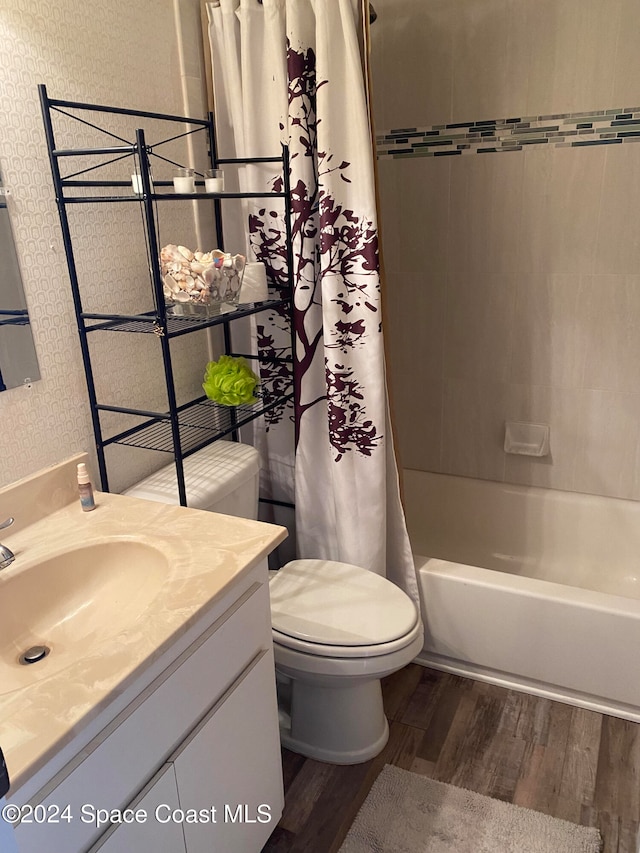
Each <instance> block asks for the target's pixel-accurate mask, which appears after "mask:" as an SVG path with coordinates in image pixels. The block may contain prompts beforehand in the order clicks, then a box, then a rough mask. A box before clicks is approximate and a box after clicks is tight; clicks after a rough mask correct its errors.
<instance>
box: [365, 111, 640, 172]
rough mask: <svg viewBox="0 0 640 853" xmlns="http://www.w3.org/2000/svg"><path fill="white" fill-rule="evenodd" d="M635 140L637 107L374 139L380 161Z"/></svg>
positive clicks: (407, 130) (410, 130) (401, 131)
mask: <svg viewBox="0 0 640 853" xmlns="http://www.w3.org/2000/svg"><path fill="white" fill-rule="evenodd" d="M574 137H576V138H574ZM636 141H640V107H625V108H624V109H615V110H594V111H593V112H588V113H561V114H556V115H546V116H528V117H526V118H506V119H487V120H486V121H464V122H458V123H456V124H436V125H433V126H431V127H403V128H398V129H395V130H390V131H389V132H388V133H385V134H382V135H378V136H376V146H377V150H378V159H380V160H390V159H393V160H397V159H401V158H405V157H450V156H452V155H462V154H495V153H503V152H505V151H522V149H523V148H524V147H525V146H528V145H547V146H552V147H553V148H580V147H585V146H588V145H615V144H622V143H623V142H636Z"/></svg>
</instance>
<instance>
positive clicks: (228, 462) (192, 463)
mask: <svg viewBox="0 0 640 853" xmlns="http://www.w3.org/2000/svg"><path fill="white" fill-rule="evenodd" d="M182 464H183V467H184V478H185V485H186V489H187V505H188V506H190V507H191V508H192V509H204V510H207V511H209V512H221V513H224V514H225V515H236V516H240V517H241V518H252V519H256V518H257V517H258V488H259V479H260V461H259V454H258V451H257V450H256V449H255V448H254V447H250V446H249V445H247V444H239V443H238V442H236V441H216V442H214V443H213V444H210V445H208V446H207V447H204V448H203V449H202V450H198V451H197V453H194V454H192V455H191V456H188V457H187V458H186V459H185V460H184V461H183V463H182ZM123 494H125V495H129V496H130V497H134V498H143V499H145V500H149V501H160V502H161V503H166V504H178V503H180V501H179V499H178V479H177V476H176V466H175V464H174V463H173V462H171V464H170V465H167V466H166V467H164V468H161V469H160V470H159V471H156V472H155V474H151V476H150V477H146V478H145V479H144V480H141V481H140V482H139V483H136V484H135V485H134V486H131V488H129V489H127V490H126V491H125V492H123Z"/></svg>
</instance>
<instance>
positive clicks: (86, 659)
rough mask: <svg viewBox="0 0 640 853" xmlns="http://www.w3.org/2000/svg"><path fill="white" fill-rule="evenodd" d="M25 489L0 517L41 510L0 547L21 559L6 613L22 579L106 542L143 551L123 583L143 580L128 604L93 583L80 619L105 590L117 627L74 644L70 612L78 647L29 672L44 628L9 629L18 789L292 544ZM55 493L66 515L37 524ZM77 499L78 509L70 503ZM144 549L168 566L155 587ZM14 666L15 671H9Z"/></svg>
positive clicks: (13, 768)
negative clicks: (21, 659) (28, 650)
mask: <svg viewBox="0 0 640 853" xmlns="http://www.w3.org/2000/svg"><path fill="white" fill-rule="evenodd" d="M85 460H86V456H85V455H82V456H77V457H74V458H73V459H72V460H69V461H68V462H67V463H63V464H61V466H57V468H59V469H61V472H57V473H56V474H55V476H58V477H59V478H60V477H65V476H66V478H67V479H68V477H69V472H70V471H72V472H73V474H74V475H75V465H76V463H77V462H78V461H85ZM52 472H54V469H48V471H47V472H46V474H47V476H48V478H49V481H51V477H52ZM45 479H46V478H45ZM22 482H23V481H21V483H22ZM19 485H20V484H17V486H19ZM27 485H28V486H29V488H27V494H26V498H27V502H26V503H24V502H23V500H22V497H24V496H23V495H22V493H18V492H15V491H14V492H13V493H12V491H11V489H12V487H7V488H6V489H3V490H0V511H6V509H7V507H8V506H10V505H15V507H16V508H14V509H12V510H11V514H12V515H14V516H15V517H16V522H17V521H18V515H19V508H20V507H21V506H22V505H23V504H24V505H25V507H26V508H25V516H28V515H29V512H31V513H32V516H31V518H27V520H28V521H29V523H28V524H26V525H22V526H20V525H18V524H17V523H16V531H15V532H11V531H12V528H9V529H8V530H5V531H3V533H4V534H7V535H5V536H4V537H2V538H1V539H0V541H2V542H3V544H5V545H6V546H7V547H9V548H11V550H12V551H13V552H14V553H15V556H16V559H15V562H14V563H13V564H12V565H10V566H9V567H8V568H6V569H4V570H3V571H1V572H0V605H1V603H2V596H3V589H4V591H5V594H7V593H6V591H7V590H9V587H10V585H11V584H14V588H15V584H16V582H17V581H18V580H19V579H20V576H21V575H25V576H26V573H28V572H29V571H30V569H32V568H33V567H38V566H39V564H42V563H43V562H46V561H50V560H51V559H52V558H56V557H57V556H59V555H65V554H67V553H69V552H70V551H73V550H74V549H75V550H77V549H84V548H92V547H94V546H98V548H103V550H104V545H105V543H118V544H117V545H116V548H119V549H121V550H120V553H123V554H127V553H128V552H127V548H128V547H129V543H134V550H133V551H132V552H131V553H132V555H133V559H132V560H131V565H127V566H125V567H122V566H120V567H119V568H118V574H119V575H122V576H123V577H124V576H126V575H127V573H128V574H129V576H130V575H131V574H134V573H136V572H138V573H139V575H140V576H139V577H138V578H137V579H136V580H135V581H134V582H129V581H130V577H129V579H128V580H127V583H125V585H124V586H123V596H122V597H121V598H120V597H119V596H118V595H117V594H116V593H117V586H115V587H114V586H113V584H112V585H111V586H109V587H108V595H106V594H104V592H103V590H102V587H101V586H100V584H98V585H96V586H95V587H92V586H91V584H89V585H88V587H87V592H86V602H83V601H82V600H80V602H79V603H78V601H75V603H73V609H74V612H75V615H76V616H77V614H78V613H79V611H80V610H82V608H83V607H89V608H90V607H92V606H94V605H93V604H92V601H95V600H98V597H99V596H100V595H101V593H102V595H103V598H102V599H101V600H100V602H99V604H100V606H99V608H98V610H97V612H98V613H99V614H100V619H99V620H97V621H100V620H102V621H103V622H110V623H111V624H110V625H109V627H108V628H105V625H104V624H96V626H95V628H96V632H97V635H96V634H93V635H90V636H87V635H86V634H87V629H86V624H87V620H86V619H85V621H84V623H83V624H84V625H85V628H84V629H83V631H84V633H85V636H84V637H78V638H77V640H76V638H74V636H73V624H78V622H76V623H74V614H70V618H69V624H70V625H71V628H69V629H68V630H67V632H66V634H65V630H66V629H65V626H60V625H59V624H57V625H56V627H55V630H56V631H58V634H57V636H58V637H59V638H61V639H59V641H58V642H59V646H60V645H62V646H64V645H65V644H67V643H68V644H69V645H70V646H73V644H74V643H77V646H78V648H77V653H76V650H74V648H59V646H58V648H56V647H55V644H53V643H52V650H51V654H50V655H49V656H48V657H46V658H44V659H43V660H41V661H39V662H38V663H37V664H32V665H31V666H27V667H24V666H19V665H18V664H17V657H18V655H19V653H20V651H21V650H22V647H23V645H24V643H25V638H26V641H28V642H29V643H31V641H33V642H34V643H35V642H36V641H38V640H40V642H42V643H43V644H45V643H46V642H47V638H46V637H38V636H37V626H29V625H27V626H23V627H24V631H21V633H22V634H23V636H20V637H18V638H17V641H16V638H15V637H14V636H11V633H12V632H11V629H10V628H9V629H8V630H7V626H6V625H4V626H3V625H0V657H2V661H0V666H3V667H4V668H5V670H4V671H5V672H6V673H8V675H9V676H10V679H9V680H10V683H11V685H13V684H14V681H13V678H14V677H15V678H17V679H18V682H17V686H16V687H15V688H14V689H10V690H9V692H2V691H3V689H4V690H6V683H8V682H5V686H4V687H3V685H2V683H0V743H1V744H2V749H3V750H4V754H5V757H6V760H7V766H8V769H9V773H10V776H11V782H12V791H15V790H16V789H19V788H20V786H21V785H23V784H24V783H25V782H27V781H28V780H29V779H30V778H31V777H32V776H33V775H34V774H35V773H36V772H37V771H38V770H40V769H41V768H42V767H43V766H44V765H45V764H46V763H47V762H48V761H49V760H50V759H51V758H52V756H54V755H56V754H57V753H58V752H59V751H60V750H61V749H62V747H64V746H65V745H67V744H68V743H70V742H71V741H72V740H73V739H74V738H76V737H77V735H78V733H79V732H81V731H82V730H83V728H85V727H86V726H88V725H89V724H90V723H91V722H92V721H94V720H95V719H96V717H98V715H100V713H101V712H102V711H104V709H105V708H107V706H109V705H110V704H111V703H112V702H113V701H114V698H117V697H118V696H120V695H121V694H122V693H123V692H124V691H125V690H126V688H127V687H129V686H130V685H131V684H132V683H133V682H134V681H135V680H136V679H137V678H138V677H139V676H140V674H141V673H142V672H144V671H145V670H146V669H147V668H148V667H150V666H151V665H152V664H153V663H154V662H155V661H157V660H158V658H160V657H161V656H162V655H163V654H164V653H165V652H166V651H167V650H168V649H169V648H170V647H171V646H172V645H173V644H174V643H176V641H177V640H178V639H179V638H180V637H182V636H183V635H184V634H185V633H186V632H187V631H188V630H189V629H190V628H191V627H192V626H193V625H194V623H195V622H197V621H199V620H201V619H202V618H203V617H205V616H206V614H207V612H208V611H211V610H214V609H215V607H216V604H217V603H219V602H220V599H221V598H222V597H224V596H225V595H227V593H229V592H231V591H232V590H233V587H234V585H235V584H238V583H239V582H240V579H241V578H243V576H244V575H245V574H246V573H247V572H249V571H250V570H251V569H252V568H254V567H255V566H257V565H258V563H259V562H260V561H261V560H262V559H264V558H265V557H266V556H267V555H268V554H269V552H270V551H272V550H273V549H274V548H275V547H276V545H277V544H279V543H280V542H282V541H283V540H284V539H285V537H286V535H287V532H286V530H285V529H284V528H282V527H278V526H275V525H271V524H265V523H262V522H256V521H249V520H246V519H241V518H235V517H232V516H225V515H220V514H217V513H208V512H202V511H199V510H192V509H188V508H185V507H180V506H169V505H166V504H161V503H155V502H151V501H143V500H139V499H137V498H129V497H125V496H122V495H117V494H106V493H101V492H96V505H97V506H96V509H95V510H93V511H91V512H82V510H81V508H80V504H79V501H78V499H77V492H76V491H75V484H74V488H73V489H70V488H67V484H65V485H64V486H63V488H62V489H56V488H53V489H52V488H51V482H49V483H48V484H47V483H44V484H40V486H38V483H37V481H36V480H35V479H34V478H29V483H28V484H27ZM34 488H35V489H36V491H38V490H39V495H40V497H39V498H38V497H37V495H36V498H35V499H34V497H33V495H34ZM29 489H30V490H31V491H29ZM46 494H49V495H50V496H51V495H53V496H54V500H53V503H54V505H55V504H58V506H57V508H54V509H53V511H52V512H50V513H48V514H47V515H44V516H42V517H40V518H38V517H37V516H38V513H37V511H36V510H34V509H33V507H35V506H36V504H37V503H38V500H41V501H42V500H44V498H45V496H46ZM70 494H71V495H73V497H74V500H72V501H71V502H68V497H69V495H70ZM140 545H141V546H142V550H143V551H144V552H145V553H147V552H148V553H151V551H153V553H154V554H156V555H157V554H158V552H160V554H161V557H162V559H161V560H160V568H159V569H158V566H157V565H155V567H154V568H153V578H152V580H151V581H150V582H149V584H147V583H146V582H145V577H144V573H145V571H147V570H146V569H145V568H143V569H139V567H138V566H137V565H135V563H136V559H135V556H136V552H135V548H136V547H139V546H140ZM145 546H146V548H145ZM147 549H149V550H147ZM82 553H85V552H82ZM91 553H92V552H91V551H90V550H89V551H86V554H89V555H90V554H91ZM95 553H97V552H95ZM77 558H78V555H77V554H76V560H77ZM47 565H48V563H47ZM45 568H46V567H45ZM89 568H91V567H88V570H89ZM37 570H38V571H39V570H40V569H39V568H37ZM114 583H117V582H116V581H114ZM149 585H151V586H152V590H151V591H150V590H149ZM114 590H116V593H114ZM8 597H9V596H8V595H7V598H8ZM104 598H109V599H110V601H109V602H105V601H104ZM110 607H112V608H113V610H112V611H110V610H109V608H110ZM27 612H28V611H27ZM91 612H92V613H93V611H91ZM110 612H111V613H112V616H111V617H110V615H109V614H110ZM123 614H124V615H123ZM111 619H113V621H112V622H111ZM63 621H64V620H63ZM114 626H115V627H114ZM14 633H15V632H14ZM81 633H82V632H81ZM89 634H91V631H89ZM103 634H104V635H105V636H102V635H103ZM63 656H64V665H62V666H61V660H62V657H63ZM7 666H11V667H13V669H12V670H11V671H9V670H8V669H6V667H7Z"/></svg>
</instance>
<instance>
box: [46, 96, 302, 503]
mask: <svg viewBox="0 0 640 853" xmlns="http://www.w3.org/2000/svg"><path fill="white" fill-rule="evenodd" d="M38 89H39V94H40V105H41V109H42V116H43V120H44V127H45V135H46V140H47V149H48V153H49V162H50V165H51V172H52V175H53V184H54V188H55V195H56V203H57V206H58V213H59V216H60V225H61V228H62V238H63V243H64V250H65V256H66V260H67V266H68V269H69V278H70V281H71V290H72V294H73V303H74V309H75V315H76V321H77V327H78V334H79V337H80V348H81V352H82V360H83V365H84V371H85V376H86V380H87V390H88V395H89V404H90V407H91V417H92V422H93V431H94V437H95V444H96V450H97V455H98V466H99V470H100V479H101V483H102V488H103V490H105V491H109V477H108V472H107V463H106V459H105V448H106V447H108V446H109V445H111V444H123V445H129V446H133V447H140V448H146V449H149V450H158V451H160V452H164V453H169V454H172V455H173V459H174V462H175V466H176V475H177V481H178V494H179V499H180V503H181V504H182V505H183V506H186V504H187V495H186V488H185V478H184V468H183V460H184V459H185V458H186V457H187V456H189V455H190V454H192V453H195V452H196V451H197V450H200V449H201V448H203V447H205V446H206V445H208V444H211V443H212V442H214V441H217V440H218V439H220V438H223V437H225V436H231V437H232V438H234V439H235V440H237V438H238V435H237V430H238V428H239V427H241V426H243V425H245V424H247V423H249V422H250V421H252V420H254V419H255V418H257V417H259V416H260V415H262V414H264V413H265V412H268V411H269V410H271V409H273V408H275V407H277V406H280V405H282V404H284V403H286V402H287V401H288V400H291V399H292V398H293V381H292V382H291V383H290V384H289V386H288V387H287V389H286V390H285V391H284V392H283V391H282V389H281V388H280V387H279V386H280V383H278V389H277V390H276V389H275V388H270V387H269V384H268V383H265V382H263V383H262V384H261V387H260V389H259V392H258V393H257V395H256V396H257V402H256V403H253V404H251V405H244V406H236V407H227V406H222V405H219V404H217V403H214V402H212V401H211V400H209V399H207V398H206V397H198V398H197V399H194V400H191V401H190V402H188V403H186V404H184V405H181V406H179V405H178V404H177V399H176V390H175V385H174V373H173V366H172V360H171V341H172V339H174V338H177V337H180V336H182V335H186V334H190V333H192V332H194V331H198V330H201V329H206V328H209V327H213V326H219V325H222V327H223V335H224V343H225V351H226V352H227V353H229V354H236V353H233V348H232V344H231V330H230V326H231V324H232V323H233V322H234V321H235V320H237V319H240V318H241V317H247V316H249V315H251V314H255V313H258V312H260V311H265V310H268V309H276V308H281V307H282V306H286V308H287V309H288V315H289V319H290V320H291V311H292V303H293V280H292V275H293V263H292V260H293V258H292V248H291V246H292V242H291V236H292V235H291V193H290V185H289V151H288V148H287V147H286V146H284V145H283V146H282V151H281V154H280V156H278V157H257V158H246V159H238V158H233V159H219V158H218V157H217V150H216V137H215V127H214V119H213V114H212V113H209V115H208V118H207V119H197V118H190V117H187V116H176V115H169V114H164V113H155V112H148V111H142V110H132V109H124V108H118V107H113V106H105V105H98V104H88V103H82V102H77V101H65V100H59V99H53V98H50V97H49V95H48V94H47V90H46V87H45V86H44V85H40V86H39V87H38ZM70 110H71V111H72V112H69V111H70ZM56 112H58V113H61V114H63V115H64V116H66V118H67V119H72V120H75V121H77V122H78V123H79V124H80V125H85V126H88V127H90V128H93V129H95V130H98V131H100V132H102V133H105V134H107V135H108V136H109V137H110V141H111V140H113V141H114V142H116V143H118V144H109V145H105V146H104V147H99V146H98V147H84V148H83V147H78V148H67V149H62V148H58V147H57V146H56V141H55V133H54V122H53V114H54V113H56ZM78 113H80V114H86V113H92V114H97V115H99V116H101V115H104V116H108V115H115V116H129V117H134V118H140V119H145V120H146V122H147V123H148V122H154V121H159V122H175V123H178V124H182V125H186V126H187V127H188V128H189V129H188V130H186V131H184V132H182V133H178V134H176V135H174V136H171V137H168V138H166V139H163V140H161V141H160V142H157V143H155V144H154V145H153V146H150V145H148V144H147V142H146V139H145V131H144V129H143V128H138V129H136V131H135V141H129V140H127V139H126V138H123V137H122V136H119V135H118V134H117V133H115V132H112V131H111V130H109V129H108V128H105V127H101V126H100V125H98V124H96V123H95V122H94V121H90V120H89V119H88V118H83V117H81V115H78ZM194 133H204V134H205V135H206V142H207V147H208V151H209V157H210V162H211V168H213V169H217V168H219V167H220V166H223V165H246V164H256V163H274V164H275V163H278V164H280V167H281V170H282V186H283V191H282V192H256V193H247V192H224V193H206V192H195V193H187V194H180V195H177V194H175V193H173V192H166V191H163V190H164V188H165V187H170V186H171V185H172V182H171V181H154V182H153V183H152V180H151V171H150V158H151V157H160V159H162V160H164V161H165V162H168V163H171V164H172V165H173V166H182V165H183V164H181V163H176V162H174V161H172V160H168V159H167V158H166V157H163V156H162V155H159V154H158V153H157V151H155V150H154V149H156V148H158V147H159V146H160V145H162V144H165V143H167V142H172V141H174V140H177V139H180V138H182V137H186V136H189V135H190V134H194ZM96 156H98V157H105V156H109V157H111V159H110V160H107V161H106V162H102V163H98V164H97V165H96V164H95V162H94V163H92V164H91V165H88V166H86V167H85V168H82V169H79V170H78V169H77V168H76V169H75V171H74V172H73V173H72V174H70V175H68V176H66V177H64V176H63V174H62V163H64V162H65V159H66V158H72V157H73V158H91V157H96ZM125 158H133V159H132V162H133V163H134V164H135V172H136V173H137V174H140V176H141V182H142V189H143V192H142V194H141V195H135V194H133V190H132V187H131V184H130V183H129V182H128V181H121V180H119V181H115V180H114V181H105V180H91V179H90V178H89V179H87V175H90V173H91V172H93V171H94V170H95V169H97V168H100V167H101V166H106V165H110V164H112V163H115V162H117V161H119V160H122V159H125ZM89 162H91V161H89ZM74 168H75V167H74ZM200 177H202V176H200ZM203 183H204V182H203V181H202V180H196V185H197V186H202V185H203ZM91 188H93V189H95V190H97V191H99V192H98V193H97V194H90V195H85V194H79V195H78V194H76V195H74V194H73V193H74V191H76V192H77V190H79V189H82V190H87V189H91ZM127 188H128V190H129V191H128V193H127V192H125V191H126V190H127ZM107 190H112V191H113V194H109V195H105V194H104V193H105V192H106V191H107ZM238 198H252V199H260V198H281V199H283V200H284V208H285V210H284V218H285V228H286V238H287V262H288V264H287V267H288V272H287V286H286V292H284V293H283V292H278V293H275V294H274V295H273V298H270V299H268V300H267V301H264V302H255V303H250V304H245V305H240V306H238V307H237V308H235V309H233V310H229V311H226V312H224V313H221V314H218V315H215V316H209V317H194V316H173V315H171V314H167V310H166V306H165V299H164V295H163V289H162V275H161V269H160V247H159V245H158V224H157V217H156V210H155V205H156V203H157V202H169V201H174V202H175V201H177V200H180V201H184V200H189V199H197V200H207V199H208V200H212V201H213V204H214V209H215V219H216V235H215V236H216V241H217V247H218V248H219V249H224V237H223V229H222V202H223V201H224V200H225V199H238ZM130 202H135V203H137V204H139V205H141V207H142V210H143V219H144V226H145V239H146V242H147V252H148V256H149V270H150V276H151V282H150V283H151V295H152V299H153V306H154V307H153V309H152V310H151V311H146V312H144V313H142V314H135V315H123V314H108V313H104V314H103V313H94V312H86V311H84V309H83V305H82V297H81V293H80V286H79V281H78V272H77V267H76V259H75V255H74V248H73V240H72V235H71V228H70V224H69V216H68V212H67V207H68V206H69V205H78V204H119V203H123V204H126V203H130ZM95 332H128V333H136V334H153V335H155V336H156V337H157V339H158V341H159V345H160V348H161V353H162V362H163V368H164V377H165V385H166V392H167V400H168V410H167V411H165V412H155V411H146V410H142V409H135V408H130V407H123V406H112V405H107V404H105V403H100V402H99V401H98V399H97V396H96V387H95V381H94V372H93V365H92V362H91V355H90V351H89V343H88V335H89V334H93V333H95ZM291 343H292V353H293V323H291ZM245 357H249V358H255V359H257V360H258V361H259V360H260V359H261V358H262V356H261V355H260V353H258V355H257V356H254V355H249V356H246V355H245ZM269 360H270V361H279V362H283V363H286V364H288V365H289V366H290V367H291V370H293V358H292V356H286V355H285V356H282V357H279V358H271V357H270V358H269ZM101 412H119V413H121V414H125V415H132V416H135V417H136V418H137V419H140V418H142V421H141V422H140V423H136V425H135V426H132V427H131V428H130V429H127V430H124V431H122V432H119V433H117V434H116V435H111V436H108V437H105V436H104V435H103V430H102V425H101V422H100V413H101Z"/></svg>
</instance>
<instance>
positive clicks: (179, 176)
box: [173, 169, 196, 195]
mask: <svg viewBox="0 0 640 853" xmlns="http://www.w3.org/2000/svg"><path fill="white" fill-rule="evenodd" d="M173 189H174V190H175V192H177V193H180V194H181V195H184V194H187V193H194V192H195V191H196V179H195V173H194V170H193V169H178V171H177V172H176V175H175V177H174V179H173Z"/></svg>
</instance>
